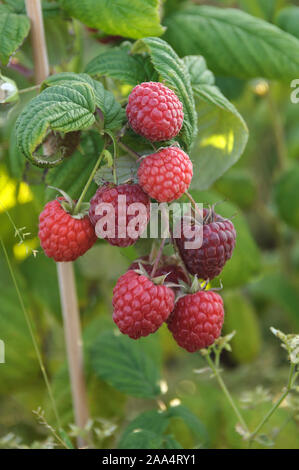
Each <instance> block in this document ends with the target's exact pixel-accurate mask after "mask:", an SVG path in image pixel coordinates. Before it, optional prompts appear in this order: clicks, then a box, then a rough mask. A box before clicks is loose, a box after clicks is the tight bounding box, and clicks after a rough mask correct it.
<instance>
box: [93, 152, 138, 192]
mask: <svg viewBox="0 0 299 470" xmlns="http://www.w3.org/2000/svg"><path fill="white" fill-rule="evenodd" d="M115 166H116V174H117V182H118V184H122V183H124V182H125V181H128V180H131V179H133V178H134V175H136V173H137V167H138V166H137V162H136V160H135V159H134V158H133V157H131V156H130V155H123V156H120V157H119V158H117V160H116V163H115ZM104 181H108V182H110V183H113V181H114V177H113V168H111V167H108V166H103V167H101V168H100V169H99V170H98V171H97V172H96V174H95V182H96V183H97V184H98V185H101V184H103V182H104Z"/></svg>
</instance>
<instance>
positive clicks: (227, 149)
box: [184, 56, 248, 189]
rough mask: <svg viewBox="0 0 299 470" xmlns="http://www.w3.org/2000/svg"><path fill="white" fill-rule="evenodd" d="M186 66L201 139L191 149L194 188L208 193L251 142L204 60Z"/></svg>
mask: <svg viewBox="0 0 299 470" xmlns="http://www.w3.org/2000/svg"><path fill="white" fill-rule="evenodd" d="M184 62H185V64H186V67H187V69H188V71H189V75H190V77H191V84H192V89H193V92H194V96H195V98H196V104H197V111H198V131H199V132H198V138H197V140H196V143H195V145H194V147H193V149H192V153H191V157H192V161H193V174H194V176H193V180H192V183H191V188H194V189H207V188H209V186H211V184H212V183H214V181H215V180H216V179H217V178H219V177H220V176H222V175H223V173H225V171H226V170H227V169H228V168H230V167H231V166H232V165H233V164H234V163H236V161H237V160H238V159H239V158H240V156H241V155H242V153H243V151H244V148H245V146H246V143H247V140H248V129H247V126H246V124H245V122H244V120H243V118H242V116H241V115H240V114H239V112H238V111H237V110H236V108H235V107H234V106H233V104H232V103H230V102H229V101H228V100H227V99H226V98H225V96H223V95H222V93H221V91H220V90H219V89H218V88H217V87H216V86H215V79H214V76H213V74H212V72H211V71H210V70H208V69H207V67H206V62H205V60H204V58H203V57H201V56H187V57H185V58H184Z"/></svg>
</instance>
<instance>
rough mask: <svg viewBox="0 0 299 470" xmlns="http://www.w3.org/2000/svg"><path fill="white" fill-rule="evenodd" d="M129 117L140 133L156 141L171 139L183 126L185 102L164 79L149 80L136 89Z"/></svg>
mask: <svg viewBox="0 0 299 470" xmlns="http://www.w3.org/2000/svg"><path fill="white" fill-rule="evenodd" d="M127 117H128V120H129V123H130V126H131V127H132V129H133V130H134V131H135V132H136V134H139V135H141V136H143V137H145V138H146V139H148V140H151V141H152V142H159V141H162V140H169V139H172V138H173V137H175V136H176V135H177V134H178V133H179V132H180V130H181V128H182V125H183V120H184V113H183V105H182V103H181V102H180V100H179V99H178V97H177V96H176V95H175V93H174V92H173V91H172V90H170V89H169V88H167V87H166V86H165V85H163V84H162V83H159V82H145V83H141V84H140V85H137V86H136V87H135V88H134V89H133V90H132V92H131V94H130V96H129V101H128V105H127Z"/></svg>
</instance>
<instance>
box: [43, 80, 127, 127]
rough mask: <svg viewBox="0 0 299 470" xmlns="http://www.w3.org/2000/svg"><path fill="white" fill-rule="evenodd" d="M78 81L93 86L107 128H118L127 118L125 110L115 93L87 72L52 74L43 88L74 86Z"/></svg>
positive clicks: (96, 101)
mask: <svg viewBox="0 0 299 470" xmlns="http://www.w3.org/2000/svg"><path fill="white" fill-rule="evenodd" d="M77 83H85V84H86V85H87V86H90V87H91V88H92V90H93V92H94V96H95V103H96V106H97V107H98V108H99V109H100V110H101V111H102V113H103V117H104V128H105V129H116V128H118V127H120V126H121V125H122V123H123V121H124V118H125V110H124V109H122V107H121V105H120V103H118V102H117V101H116V99H115V98H114V96H113V94H112V93H111V92H110V91H107V90H105V88H104V86H103V85H102V83H100V82H97V81H96V80H93V79H92V78H91V77H90V76H89V75H87V74H86V73H73V72H63V73H59V74H56V75H52V76H50V77H48V78H47V79H46V80H45V81H44V82H43V84H42V89H45V88H46V87H51V86H56V85H63V86H68V87H70V88H72V87H73V86H76V84H77Z"/></svg>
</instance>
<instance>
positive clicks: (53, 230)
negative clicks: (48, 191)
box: [38, 198, 97, 261]
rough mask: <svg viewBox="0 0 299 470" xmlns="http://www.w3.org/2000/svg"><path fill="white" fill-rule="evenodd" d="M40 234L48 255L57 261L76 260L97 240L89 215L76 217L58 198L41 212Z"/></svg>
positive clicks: (42, 244)
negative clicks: (66, 209)
mask: <svg viewBox="0 0 299 470" xmlns="http://www.w3.org/2000/svg"><path fill="white" fill-rule="evenodd" d="M59 200H61V201H62V200H63V198H59ZM38 236H39V239H40V243H41V246H42V248H43V250H44V252H45V253H46V255H47V256H49V258H53V259H54V260H55V261H75V259H77V258H78V257H79V256H82V255H84V253H85V252H86V251H87V250H89V248H91V247H92V245H93V244H94V243H95V242H96V240H97V237H96V234H95V231H94V227H93V225H92V223H91V222H90V220H89V217H88V216H87V215H86V216H85V217H84V218H82V219H75V218H74V217H72V215H71V214H69V213H68V212H66V211H65V210H64V209H63V208H62V207H61V205H60V203H59V201H58V200H55V201H51V202H48V203H47V204H46V205H45V207H44V210H43V211H42V212H41V214H40V216H39V232H38Z"/></svg>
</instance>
